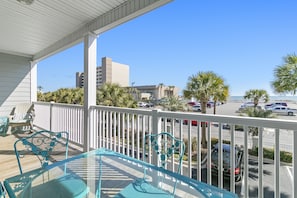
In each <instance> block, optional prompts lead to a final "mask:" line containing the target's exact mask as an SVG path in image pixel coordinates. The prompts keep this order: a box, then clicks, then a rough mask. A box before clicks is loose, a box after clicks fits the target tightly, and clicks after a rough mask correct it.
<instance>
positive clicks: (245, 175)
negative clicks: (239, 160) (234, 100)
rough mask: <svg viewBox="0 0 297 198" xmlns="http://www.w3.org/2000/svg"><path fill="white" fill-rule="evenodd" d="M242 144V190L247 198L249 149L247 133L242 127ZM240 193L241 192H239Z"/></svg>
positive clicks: (245, 128)
mask: <svg viewBox="0 0 297 198" xmlns="http://www.w3.org/2000/svg"><path fill="white" fill-rule="evenodd" d="M243 141H244V143H243V149H244V150H243V156H244V169H243V170H244V173H243V178H244V179H243V182H242V184H241V185H243V189H244V192H243V193H244V197H245V198H247V197H248V196H249V184H248V177H249V148H248V131H247V127H246V126H245V127H244V140H243ZM241 193H242V192H241Z"/></svg>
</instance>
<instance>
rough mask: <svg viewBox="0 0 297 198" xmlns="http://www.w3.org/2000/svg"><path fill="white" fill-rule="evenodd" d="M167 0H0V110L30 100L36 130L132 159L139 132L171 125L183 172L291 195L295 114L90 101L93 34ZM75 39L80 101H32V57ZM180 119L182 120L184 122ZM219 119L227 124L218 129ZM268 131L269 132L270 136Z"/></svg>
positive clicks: (236, 188)
mask: <svg viewBox="0 0 297 198" xmlns="http://www.w3.org/2000/svg"><path fill="white" fill-rule="evenodd" d="M32 2H33V3H32ZM169 2H170V0H144V1H138V0H114V1H113V0H110V1H92V3H90V4H87V3H85V2H84V1H75V2H74V1H71V0H65V1H41V0H39V1H29V0H28V1H22V0H15V1H14V0H4V1H3V2H1V6H0V13H1V14H2V16H3V17H1V19H0V25H1V27H3V30H2V33H1V37H0V78H1V80H2V85H3V86H0V92H1V94H0V116H7V115H9V113H10V111H11V109H12V108H13V106H14V105H15V104H17V103H23V102H29V103H33V104H34V106H35V119H34V129H35V130H41V129H46V130H51V131H68V132H69V133H70V140H71V143H72V144H73V146H76V147H77V148H78V150H80V152H84V151H89V150H92V149H96V148H101V147H105V148H108V149H112V150H114V151H117V152H120V153H123V154H125V155H128V156H131V157H134V158H137V159H142V154H143V150H144V145H143V142H142V140H143V137H144V135H145V134H147V133H159V132H162V131H167V132H171V133H173V134H174V136H176V137H179V138H181V139H183V140H184V141H185V142H186V143H187V149H186V157H185V159H184V160H183V165H182V171H181V174H183V175H186V176H188V177H189V178H193V179H196V180H199V181H203V182H206V183H208V184H210V185H215V186H218V187H219V188H224V189H227V190H229V191H231V192H235V193H236V194H238V195H239V196H241V197H296V195H297V182H295V179H296V180H297V165H296V164H297V135H296V132H297V131H296V130H297V129H296V127H297V122H296V121H287V120H286V121H284V120H277V119H260V118H247V117H237V116H222V115H209V114H208V115H201V114H194V113H185V112H183V113H181V112H166V111H160V110H144V109H125V108H116V107H105V106H97V105H96V104H95V101H96V76H95V74H96V72H95V71H96V59H97V57H96V54H97V53H96V50H97V46H96V43H97V36H98V35H100V34H101V33H102V32H105V31H108V30H109V29H112V28H113V27H116V26H117V25H120V24H121V23H124V22H127V21H129V20H132V19H133V18H135V17H138V16H140V15H142V14H145V13H147V12H149V11H151V10H153V9H155V8H158V7H160V6H162V5H164V4H166V3H169ZM70 5H71V6H70ZM70 8H72V9H70ZM80 42H83V43H84V73H85V74H86V76H85V89H84V101H85V103H84V105H83V106H80V105H66V104H56V103H41V102H37V94H36V93H37V65H38V62H39V61H41V60H43V59H45V58H47V57H49V56H51V55H53V54H55V53H58V52H60V51H62V50H64V49H66V48H68V47H70V46H73V45H75V44H77V43H80ZM185 120H186V121H187V123H188V124H185ZM192 121H194V122H192ZM192 123H196V124H192ZM225 124H228V125H229V126H230V128H229V129H225V128H223V126H225ZM236 126H241V127H242V130H241V131H238V130H236ZM250 127H254V128H256V129H257V130H258V133H259V135H258V139H257V141H256V143H255V144H253V143H254V141H253V138H252V137H251V136H250V135H249V133H248V131H249V128H250ZM204 130H205V131H204ZM204 132H205V133H206V137H207V142H208V144H207V146H206V148H202V146H201V137H202V133H204ZM267 134H269V137H272V138H270V139H269V140H268V139H267V138H268V135H267ZM12 137H13V136H7V137H1V141H2V140H3V141H5V142H6V141H8V140H9V138H12ZM284 137H287V139H284ZM211 142H213V144H211ZM215 142H217V143H218V147H219V148H220V149H219V154H218V160H217V161H218V165H216V168H217V169H218V171H217V174H215V173H214V172H213V171H212V170H213V169H214V164H213V163H212V160H211V159H212V155H210V153H212V149H213V146H214V144H215ZM225 142H228V144H230V145H231V148H232V149H230V163H229V164H230V168H229V170H225V172H227V173H229V175H228V176H227V177H226V175H224V174H223V173H224V166H223V164H224V163H223V162H224V159H223V158H224V156H223V152H222V150H223V149H222V148H223V143H225ZM237 146H238V147H240V148H241V149H242V150H243V155H242V160H243V163H242V167H239V168H240V171H241V172H240V173H242V178H241V179H240V182H236V180H237V179H236V176H237V173H238V172H237V171H236V170H238V169H237V168H238V167H236V160H237V158H236V155H235V154H236V152H235V150H234V149H233V148H235V147H237ZM252 148H254V149H256V153H254V154H253V155H252V154H250V153H249V152H250V150H252ZM264 148H265V149H266V148H270V149H272V150H273V151H274V152H273V160H271V159H269V160H268V159H267V158H266V157H265V153H264V151H265V149H264ZM11 150H12V149H10V148H6V149H5V150H2V151H0V152H1V155H0V156H1V162H0V163H1V167H2V169H4V170H5V172H6V173H7V172H8V173H9V174H6V175H7V177H8V176H12V175H14V174H16V172H14V171H15V170H12V169H10V167H11V166H10V167H4V166H2V165H3V164H6V165H7V164H8V163H9V162H7V161H5V159H7V158H6V156H11V155H13V153H12V152H10V151H11ZM283 151H288V152H290V153H292V162H291V163H283V162H281V155H282V152H283ZM74 154H75V153H74ZM5 162H7V163H5ZM174 164H175V163H174V161H173V162H172V164H171V167H168V169H170V170H174V168H175V166H174ZM232 170H234V171H232ZM1 179H5V178H1Z"/></svg>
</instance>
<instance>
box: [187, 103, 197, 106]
mask: <svg viewBox="0 0 297 198" xmlns="http://www.w3.org/2000/svg"><path fill="white" fill-rule="evenodd" d="M188 105H190V106H194V105H196V102H188Z"/></svg>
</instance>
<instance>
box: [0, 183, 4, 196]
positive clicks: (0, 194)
mask: <svg viewBox="0 0 297 198" xmlns="http://www.w3.org/2000/svg"><path fill="white" fill-rule="evenodd" d="M0 198H5V190H4V187H3V185H2V183H1V182H0Z"/></svg>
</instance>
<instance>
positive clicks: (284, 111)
mask: <svg viewBox="0 0 297 198" xmlns="http://www.w3.org/2000/svg"><path fill="white" fill-rule="evenodd" d="M267 110H268V111H272V112H273V113H276V114H279V115H289V116H292V115H294V114H296V113H297V109H291V108H289V107H286V106H273V107H271V108H267Z"/></svg>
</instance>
